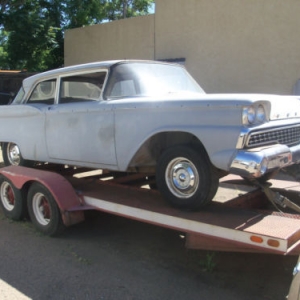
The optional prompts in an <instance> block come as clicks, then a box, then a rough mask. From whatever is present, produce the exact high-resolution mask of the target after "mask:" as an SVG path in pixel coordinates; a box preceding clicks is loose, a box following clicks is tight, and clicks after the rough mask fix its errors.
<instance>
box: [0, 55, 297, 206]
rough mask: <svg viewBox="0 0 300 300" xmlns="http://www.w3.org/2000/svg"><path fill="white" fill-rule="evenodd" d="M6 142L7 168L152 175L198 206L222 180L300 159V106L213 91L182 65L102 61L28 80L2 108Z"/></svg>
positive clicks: (254, 175)
mask: <svg viewBox="0 0 300 300" xmlns="http://www.w3.org/2000/svg"><path fill="white" fill-rule="evenodd" d="M0 142H1V145H2V154H3V159H4V162H5V164H6V165H23V166H26V165H27V166H28V165H31V164H32V162H40V163H41V162H42V163H43V162H48V163H55V164H64V165H72V166H82V167H88V168H95V169H104V170H110V171H122V172H140V173H143V174H145V176H148V175H155V178H156V186H157V188H158V189H159V191H160V192H161V193H162V195H163V196H164V198H165V199H166V200H167V201H169V203H170V204H172V205H173V206H176V207H179V208H183V209H199V208H201V207H203V206H205V205H207V204H208V203H209V202H210V201H211V200H212V199H213V197H214V195H215V193H216V191H217V189H218V185H219V178H220V177H221V176H223V175H224V174H228V173H232V174H237V175H240V176H242V177H244V178H249V179H255V180H258V179H261V180H267V179H268V178H271V177H272V176H273V174H274V173H275V172H277V171H278V170H280V169H281V168H283V167H286V166H289V165H291V164H296V163H298V162H299V161H300V101H299V99H297V98H296V97H292V96H286V97H285V96H278V95H264V94H223V95H222V94H206V93H205V92H204V91H203V90H202V88H201V87H200V86H199V85H198V84H197V83H196V81H195V80H194V79H193V78H192V77H191V76H190V75H189V73H188V72H187V71H186V69H185V68H184V67H182V66H179V65H176V64H169V63H164V62H154V61H138V60H137V61H134V60H124V61H106V62H95V63H88V64H83V65H77V66H70V67H65V68H61V69H57V70H51V71H48V72H45V73H41V74H37V75H34V76H32V77H29V78H27V79H25V80H24V81H23V84H22V87H21V89H20V90H19V92H18V94H17V95H16V97H15V99H14V101H13V102H12V104H11V105H8V106H3V107H1V109H0Z"/></svg>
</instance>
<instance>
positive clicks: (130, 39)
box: [65, 0, 300, 94]
mask: <svg viewBox="0 0 300 300" xmlns="http://www.w3.org/2000/svg"><path fill="white" fill-rule="evenodd" d="M299 11H300V1H299V0H156V12H155V16H154V15H150V16H146V17H139V18H132V19H127V20H123V21H117V22H111V23H106V24H102V25H95V26H90V27H85V28H79V29H75V30H70V31H67V33H66V39H65V64H66V65H70V64H75V63H82V62H88V61H95V60H106V59H117V58H139V59H172V58H182V57H183V58H185V59H186V62H185V65H186V67H187V69H188V70H189V71H190V73H192V75H193V76H194V77H195V79H196V80H197V81H198V82H199V83H200V84H201V85H202V87H203V88H204V89H205V90H206V91H207V92H225V93H227V92H239V93H243V92H247V93H248V92H250V93H256V92H259V93H279V94H289V93H291V91H292V87H293V85H294V84H295V82H296V81H297V79H298V78H300V35H299V28H300V17H299Z"/></svg>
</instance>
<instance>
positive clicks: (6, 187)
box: [0, 181, 15, 211]
mask: <svg viewBox="0 0 300 300" xmlns="http://www.w3.org/2000/svg"><path fill="white" fill-rule="evenodd" d="M0 197H1V202H2V204H3V206H4V208H5V209H6V210H7V211H12V210H13V209H14V208H15V194H14V191H13V188H12V186H11V185H10V184H9V183H8V182H7V181H4V182H2V184H1V187H0Z"/></svg>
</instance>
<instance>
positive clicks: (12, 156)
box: [7, 143, 21, 166]
mask: <svg viewBox="0 0 300 300" xmlns="http://www.w3.org/2000/svg"><path fill="white" fill-rule="evenodd" d="M7 158H8V160H9V162H10V164H11V165H13V166H19V165H20V162H21V152H20V149H19V147H18V146H17V145H16V144H14V143H8V145H7Z"/></svg>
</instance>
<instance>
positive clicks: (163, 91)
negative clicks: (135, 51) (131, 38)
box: [104, 63, 204, 99]
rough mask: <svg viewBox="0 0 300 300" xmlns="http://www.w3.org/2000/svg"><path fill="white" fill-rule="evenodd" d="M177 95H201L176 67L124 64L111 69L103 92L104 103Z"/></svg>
mask: <svg viewBox="0 0 300 300" xmlns="http://www.w3.org/2000/svg"><path fill="white" fill-rule="evenodd" d="M179 92H185V93H187V92H192V93H202V94H203V93H204V91H203V90H202V89H201V87H200V86H199V85H198V84H197V83H196V81H195V80H194V79H193V78H192V77H191V76H190V75H189V74H188V72H187V71H186V70H185V69H184V68H183V67H181V66H179V65H171V64H158V63H130V64H129V63H125V64H119V65H116V66H115V67H113V69H112V71H111V73H110V76H109V80H108V82H107V86H106V89H105V91H104V99H116V98H122V97H137V96H138V97H140V96H142V97H151V96H165V95H167V94H173V93H179Z"/></svg>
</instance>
